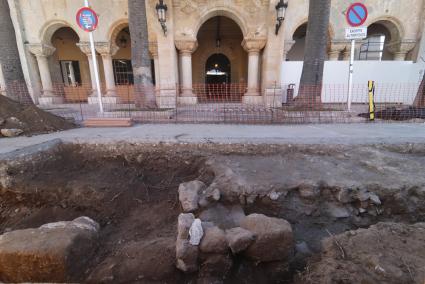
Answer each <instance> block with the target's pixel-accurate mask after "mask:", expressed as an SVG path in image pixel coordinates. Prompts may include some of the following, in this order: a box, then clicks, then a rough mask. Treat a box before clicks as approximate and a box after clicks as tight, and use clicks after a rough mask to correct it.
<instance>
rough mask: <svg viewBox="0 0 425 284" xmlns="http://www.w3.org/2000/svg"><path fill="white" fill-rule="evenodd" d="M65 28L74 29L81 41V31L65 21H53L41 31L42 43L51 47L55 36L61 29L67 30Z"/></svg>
mask: <svg viewBox="0 0 425 284" xmlns="http://www.w3.org/2000/svg"><path fill="white" fill-rule="evenodd" d="M65 27H68V28H70V29H72V30H73V31H74V32H75V33H76V34H77V35H78V37H79V39H81V34H80V33H79V30H78V29H77V28H76V27H75V26H74V25H72V24H70V23H68V22H67V21H64V20H53V21H49V22H47V23H45V24H44V25H43V27H42V28H41V29H40V32H39V39H40V41H41V42H42V43H45V44H49V45H50V44H51V42H52V36H53V34H54V33H55V32H56V31H57V30H59V29H60V28H65Z"/></svg>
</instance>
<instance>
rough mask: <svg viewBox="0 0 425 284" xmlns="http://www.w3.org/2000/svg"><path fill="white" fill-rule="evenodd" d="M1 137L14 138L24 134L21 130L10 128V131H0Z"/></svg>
mask: <svg viewBox="0 0 425 284" xmlns="http://www.w3.org/2000/svg"><path fill="white" fill-rule="evenodd" d="M0 133H1V135H3V136H5V137H16V136H19V135H21V134H22V133H24V131H23V130H22V129H17V128H11V129H6V128H5V129H2V130H0Z"/></svg>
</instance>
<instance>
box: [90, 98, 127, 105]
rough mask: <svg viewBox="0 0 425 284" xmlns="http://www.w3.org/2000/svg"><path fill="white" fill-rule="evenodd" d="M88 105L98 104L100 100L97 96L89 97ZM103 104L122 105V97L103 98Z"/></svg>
mask: <svg viewBox="0 0 425 284" xmlns="http://www.w3.org/2000/svg"><path fill="white" fill-rule="evenodd" d="M88 103H89V104H98V103H99V100H98V98H97V96H90V97H88ZM102 103H103V104H114V105H116V104H119V103H120V97H118V96H113V97H102Z"/></svg>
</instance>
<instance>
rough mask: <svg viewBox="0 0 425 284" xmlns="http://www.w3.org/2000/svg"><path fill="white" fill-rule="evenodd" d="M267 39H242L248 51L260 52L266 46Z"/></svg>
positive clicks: (243, 45)
mask: <svg viewBox="0 0 425 284" xmlns="http://www.w3.org/2000/svg"><path fill="white" fill-rule="evenodd" d="M266 42H267V39H265V38H255V39H250V38H245V39H244V40H243V41H242V47H243V48H244V49H245V50H246V51H247V52H260V50H262V49H263V48H264V47H265V46H266Z"/></svg>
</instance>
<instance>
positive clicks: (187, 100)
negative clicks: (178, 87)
mask: <svg viewBox="0 0 425 284" xmlns="http://www.w3.org/2000/svg"><path fill="white" fill-rule="evenodd" d="M177 102H178V104H179V105H196V104H198V97H197V96H195V95H194V94H192V96H184V97H178V98H177Z"/></svg>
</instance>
